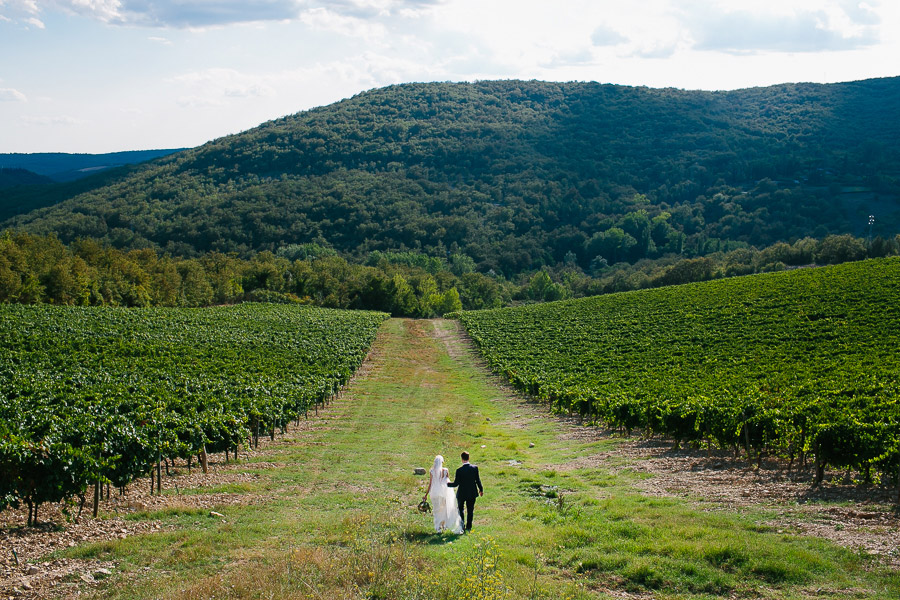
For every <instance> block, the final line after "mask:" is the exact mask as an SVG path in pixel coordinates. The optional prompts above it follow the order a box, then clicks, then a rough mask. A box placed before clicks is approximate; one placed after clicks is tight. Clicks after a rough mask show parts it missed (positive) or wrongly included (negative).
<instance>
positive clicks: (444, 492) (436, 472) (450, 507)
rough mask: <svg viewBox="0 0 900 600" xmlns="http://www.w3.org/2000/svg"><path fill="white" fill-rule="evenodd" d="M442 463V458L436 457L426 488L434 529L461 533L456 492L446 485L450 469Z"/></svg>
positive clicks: (461, 524)
mask: <svg viewBox="0 0 900 600" xmlns="http://www.w3.org/2000/svg"><path fill="white" fill-rule="evenodd" d="M438 459H440V460H438ZM443 463H444V460H443V458H441V457H437V458H435V460H434V466H433V467H431V489H430V490H428V494H429V496H430V497H431V512H432V514H433V515H434V530H435V531H436V532H438V533H441V532H443V531H450V532H452V533H457V534H461V533H462V532H463V523H462V519H461V518H460V516H459V508H458V505H457V504H456V494H454V493H453V488H449V487H447V482H448V481H450V471H448V470H447V469H445V468H444V464H443Z"/></svg>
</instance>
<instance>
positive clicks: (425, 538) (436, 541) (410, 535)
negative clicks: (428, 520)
mask: <svg viewBox="0 0 900 600" xmlns="http://www.w3.org/2000/svg"><path fill="white" fill-rule="evenodd" d="M400 537H402V538H403V539H404V540H406V541H407V542H412V543H415V544H427V545H429V546H443V545H445V544H448V543H451V542H455V541H456V540H459V539H462V537H463V536H462V535H460V534H455V533H435V532H433V531H404V532H403V533H402V534H401V536H400Z"/></svg>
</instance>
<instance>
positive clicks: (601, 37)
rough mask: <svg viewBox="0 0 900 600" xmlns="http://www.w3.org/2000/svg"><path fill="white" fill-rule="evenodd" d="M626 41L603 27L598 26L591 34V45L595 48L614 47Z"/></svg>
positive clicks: (626, 39) (616, 32)
mask: <svg viewBox="0 0 900 600" xmlns="http://www.w3.org/2000/svg"><path fill="white" fill-rule="evenodd" d="M627 41H628V38H626V37H625V36H623V35H622V34H621V33H619V32H618V31H616V30H615V29H612V28H611V27H607V26H605V25H598V26H597V27H596V28H595V29H594V32H593V33H592V34H591V43H593V44H594V45H595V46H615V45H616V44H621V43H622V42H627Z"/></svg>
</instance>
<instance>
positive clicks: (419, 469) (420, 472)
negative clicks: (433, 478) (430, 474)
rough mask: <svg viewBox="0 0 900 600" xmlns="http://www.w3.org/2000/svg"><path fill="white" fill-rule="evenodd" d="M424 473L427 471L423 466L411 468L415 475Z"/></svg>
mask: <svg viewBox="0 0 900 600" xmlns="http://www.w3.org/2000/svg"><path fill="white" fill-rule="evenodd" d="M425 473H427V471H426V470H425V467H416V468H415V469H413V474H415V475H424V474H425Z"/></svg>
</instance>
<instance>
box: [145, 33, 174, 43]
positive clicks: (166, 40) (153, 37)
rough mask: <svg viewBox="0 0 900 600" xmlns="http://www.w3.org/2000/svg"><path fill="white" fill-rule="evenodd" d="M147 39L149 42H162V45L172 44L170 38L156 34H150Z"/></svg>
mask: <svg viewBox="0 0 900 600" xmlns="http://www.w3.org/2000/svg"><path fill="white" fill-rule="evenodd" d="M147 39H148V40H150V41H151V42H157V43H158V44H162V45H164V46H171V45H172V40H170V39H169V38H164V37H160V36H158V35H151V36H149V37H148V38H147Z"/></svg>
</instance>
